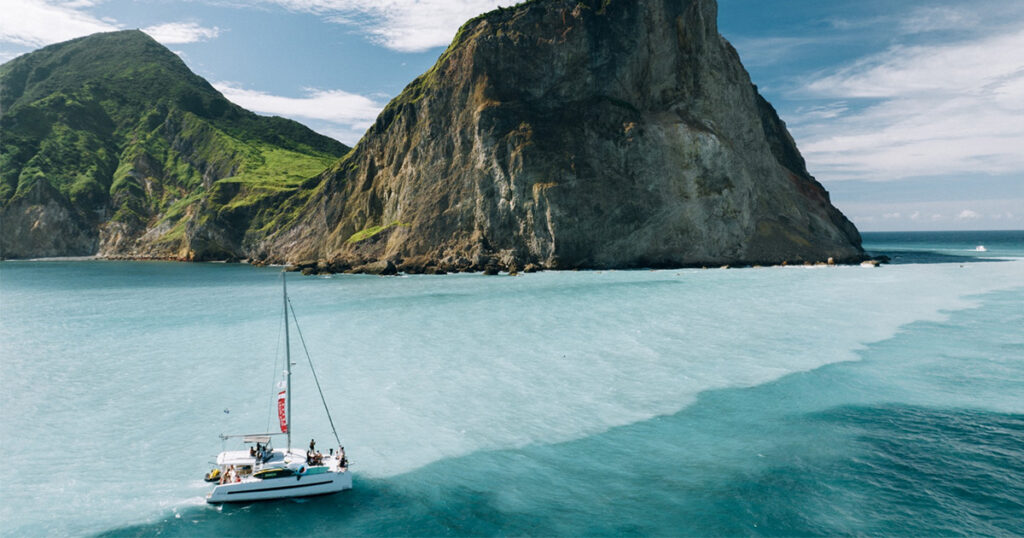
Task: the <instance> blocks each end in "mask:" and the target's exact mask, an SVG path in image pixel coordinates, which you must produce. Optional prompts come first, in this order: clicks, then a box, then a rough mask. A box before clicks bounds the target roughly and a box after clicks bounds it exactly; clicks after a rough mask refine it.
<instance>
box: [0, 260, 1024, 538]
mask: <svg viewBox="0 0 1024 538" xmlns="http://www.w3.org/2000/svg"><path fill="white" fill-rule="evenodd" d="M975 244H976V243H975ZM972 248H973V247H970V248H965V249H964V250H969V249H972ZM985 254H994V253H985ZM1022 287H1024V261H1022V260H1021V259H1018V258H1015V259H1013V260H1012V261H1006V262H998V263H958V262H952V263H937V264H906V265H890V266H885V267H883V268H879V269H871V268H863V267H814V268H806V267H788V268H785V267H779V268H751V269H742V270H664V271H610V272H546V273H538V274H530V275H523V276H519V277H516V278H511V277H485V276H482V275H449V276H444V277H432V276H410V277H398V278H381V277H372V276H351V275H336V276H332V277H300V276H298V275H294V274H293V275H289V292H290V295H291V298H292V302H293V304H294V306H295V309H296V313H297V315H298V318H299V323H300V325H301V328H302V332H303V335H304V337H305V340H306V343H307V344H308V346H309V350H310V353H311V354H312V356H313V359H314V361H315V365H316V367H317V370H318V374H319V375H320V380H321V384H322V385H323V387H324V392H325V396H326V398H327V400H328V403H330V404H331V406H332V411H333V413H334V419H335V422H336V424H337V425H338V427H339V430H340V434H341V435H342V437H343V442H344V444H345V445H346V447H347V451H348V455H349V457H350V459H351V460H352V461H353V463H354V466H353V469H354V470H355V472H356V473H357V475H356V476H357V487H359V484H358V482H359V480H360V479H364V480H389V479H391V477H399V476H402V475H404V474H406V473H410V472H414V471H416V470H417V469H421V468H423V467H424V466H427V465H429V464H431V463H435V462H439V461H443V460H446V459H452V458H459V457H462V456H467V455H471V454H475V453H481V452H486V451H492V450H499V449H517V448H524V447H533V446H542V445H552V444H557V443H563V442H568V441H573V440H579V439H585V438H588V437H590V436H595V435H600V434H602V432H607V431H609V429H612V428H615V427H620V426H626V425H630V424H637V423H642V422H644V421H648V420H650V419H652V418H653V417H658V416H663V415H673V414H675V413H678V412H680V411H681V410H684V409H685V408H687V407H688V406H690V405H691V404H693V403H694V402H695V401H696V399H697V398H698V396H699V395H701V394H703V393H706V392H708V391H711V390H715V389H728V388H738V387H754V386H759V385H763V384H765V383H768V382H771V381H773V380H778V379H780V378H783V377H784V376H787V375H789V374H793V373H796V372H808V371H812V370H815V369H817V368H820V367H822V366H823V365H826V364H831V363H837V362H841V361H855V360H858V358H859V353H860V352H862V351H863V350H864V348H865V346H866V345H867V344H870V343H874V342H880V341H884V340H886V339H889V338H892V337H893V336H894V335H896V334H897V333H898V332H899V331H900V330H901V328H902V327H905V326H907V325H908V324H911V323H914V322H922V321H939V320H943V319H945V318H947V317H948V316H949V313H950V312H952V311H959V310H964V309H970V308H973V307H977V306H979V305H980V304H981V300H980V299H979V297H980V296H982V295H984V294H991V293H993V292H997V291H1000V290H1013V289H1019V288H1022ZM0 290H2V296H0V300H2V302H0V316H2V326H0V342H2V347H0V359H2V362H0V364H2V369H0V376H2V386H3V387H4V388H5V392H6V397H5V400H4V403H3V413H2V423H0V431H2V432H3V434H2V437H0V439H2V444H3V449H4V453H5V456H6V457H7V459H8V466H7V471H6V472H5V477H4V479H3V481H2V485H0V500H2V502H0V519H2V520H3V521H4V522H5V525H4V527H5V528H4V530H3V531H2V532H4V533H10V534H12V535H19V534H26V533H27V534H48V533H51V532H59V533H81V532H96V531H102V530H104V529H111V528H117V527H120V526H124V525H130V524H136V523H144V522H147V521H155V520H161V519H162V518H166V517H168V514H174V513H178V512H181V511H182V510H189V508H188V507H189V506H194V505H199V506H201V505H203V504H204V503H203V500H202V499H203V496H205V494H206V492H207V491H208V487H207V486H206V485H205V484H204V483H203V482H202V481H201V477H202V474H203V473H204V472H205V471H206V470H208V468H209V465H208V462H209V461H210V459H211V458H212V457H213V456H214V455H215V454H216V453H217V452H218V451H219V450H221V448H222V444H221V441H220V440H219V439H218V438H217V435H218V434H219V433H222V432H224V433H251V432H258V431H264V430H265V429H267V428H268V425H270V426H271V427H272V424H273V422H271V419H272V417H271V414H270V412H271V408H270V405H271V394H272V392H273V384H274V382H275V381H276V379H277V377H276V375H277V374H278V373H279V371H280V370H281V369H282V366H281V362H280V359H278V357H279V356H280V347H279V346H280V345H281V343H280V320H281V318H280V304H281V302H280V276H279V273H278V270H276V269H273V268H264V269H257V268H251V267H248V266H238V265H215V264H202V265H200V264H173V263H137V262H136V263H127V262H125V263H122V262H102V261H73V262H67V261H61V262H5V263H3V264H2V265H0ZM292 336H293V344H294V348H293V360H296V361H297V362H299V365H298V367H297V368H296V377H295V378H294V382H295V391H294V399H293V411H294V415H293V419H292V421H293V426H294V428H295V431H296V434H297V436H298V437H297V444H298V445H299V446H305V444H307V443H308V440H309V437H313V436H315V437H316V438H317V439H318V440H319V444H320V446H321V447H326V446H331V443H329V437H330V431H329V428H328V427H327V425H326V419H325V417H324V416H323V413H322V411H321V408H320V404H319V401H318V399H319V397H318V395H317V394H316V390H315V387H314V386H313V385H312V381H311V378H310V377H309V375H308V370H307V369H306V368H305V364H304V360H305V359H304V355H303V354H302V351H301V345H300V343H299V341H298V338H297V337H296V335H295V334H294V333H293V335H292ZM275 360H278V361H279V362H278V363H277V366H276V368H275V362H274V361H275ZM922 399H923V400H922ZM919 400H921V401H918V403H934V404H936V405H946V404H949V405H960V406H968V407H972V406H982V407H985V408H986V409H989V410H991V411H996V412H1002V413H1024V398H1016V397H1014V395H1013V394H1010V395H1009V397H1006V398H1002V399H997V400H993V399H991V398H987V397H986V398H980V397H977V396H972V395H971V394H970V393H969V392H964V393H957V394H943V393H934V394H931V393H927V394H925V396H921V397H920V398H919ZM931 400H934V401H931ZM44 462H45V464H44ZM54 466H55V467H54ZM54 470H56V473H55V472H54Z"/></svg>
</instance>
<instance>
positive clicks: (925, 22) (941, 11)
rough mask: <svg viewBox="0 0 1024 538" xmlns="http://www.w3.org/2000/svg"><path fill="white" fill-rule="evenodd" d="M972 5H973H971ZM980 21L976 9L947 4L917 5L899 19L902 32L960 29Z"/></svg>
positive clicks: (915, 32)
mask: <svg viewBox="0 0 1024 538" xmlns="http://www.w3.org/2000/svg"><path fill="white" fill-rule="evenodd" d="M972 7H974V6H972ZM980 22H981V18H980V17H979V16H978V13H977V11H976V10H973V9H962V8H959V7H956V8H954V7H948V6H938V7H933V6H927V7H919V8H917V9H915V10H914V11H912V12H911V13H910V14H909V15H908V16H906V18H903V19H902V20H900V27H901V29H902V30H903V31H904V32H907V33H910V34H919V33H923V32H934V31H938V30H960V29H963V28H971V27H975V26H977V25H978V24H979V23H980Z"/></svg>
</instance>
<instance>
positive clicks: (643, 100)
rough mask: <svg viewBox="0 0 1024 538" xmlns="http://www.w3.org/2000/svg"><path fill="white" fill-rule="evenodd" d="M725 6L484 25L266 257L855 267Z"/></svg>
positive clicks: (370, 139)
mask: <svg viewBox="0 0 1024 538" xmlns="http://www.w3.org/2000/svg"><path fill="white" fill-rule="evenodd" d="M716 17H717V5H716V3H715V2H714V0H583V1H580V0H536V1H531V2H526V3H525V4H522V5H520V6H517V7H515V8H509V9H503V10H498V11H494V12H491V13H489V14H486V15H484V16H481V17H478V18H476V19H474V20H472V21H470V22H468V23H467V24H466V25H464V26H463V28H462V29H461V30H460V32H459V34H458V36H457V37H456V38H455V40H454V42H453V43H452V45H451V46H450V47H449V48H448V50H447V51H446V52H445V53H444V54H443V55H442V56H441V58H440V59H439V61H438V62H437V64H436V65H435V66H434V67H433V68H432V69H431V70H430V71H429V72H427V73H426V74H424V75H422V76H421V77H419V78H417V79H416V80H415V81H413V83H412V84H410V85H409V86H408V87H407V88H406V89H405V91H404V92H403V93H402V94H401V95H400V96H398V97H397V98H396V99H394V100H393V101H392V102H391V103H390V104H389V105H388V106H387V108H386V109H385V110H384V112H383V113H382V114H381V115H380V117H379V118H378V119H377V121H376V124H375V125H374V126H373V127H372V128H371V129H370V131H369V132H368V133H367V134H366V136H365V137H364V138H363V139H362V140H361V141H360V143H359V144H358V145H357V147H356V148H355V150H354V151H353V152H352V153H350V154H349V155H348V156H346V158H345V159H343V160H342V161H340V162H339V163H337V164H336V165H335V166H333V167H332V168H331V169H330V170H328V171H327V172H326V173H324V174H323V175H322V176H321V184H320V185H319V186H318V187H317V189H316V190H315V192H314V193H313V194H312V195H311V196H310V198H309V200H308V202H307V203H306V205H305V206H304V209H303V211H302V212H301V216H300V217H299V219H298V220H297V221H296V222H295V223H294V224H293V225H292V226H290V228H288V229H286V230H285V231H283V232H282V233H279V234H277V235H275V236H273V237H271V238H270V239H268V240H267V241H264V242H262V243H261V244H260V246H259V248H258V249H257V251H256V255H257V256H259V257H262V258H264V259H270V260H281V261H283V260H290V261H295V260H300V259H319V260H325V261H326V262H328V263H329V264H334V265H340V266H348V267H359V266H365V265H366V264H368V263H373V262H379V261H392V262H395V263H396V264H397V265H398V267H399V268H400V269H403V270H408V271H415V272H432V271H458V270H484V269H486V268H488V267H500V268H502V269H510V268H512V269H515V268H531V269H534V268H536V267H544V268H552V269H566V268H609V267H620V268H624V267H641V266H646V267H662V266H687V265H714V266H718V265H723V264H732V265H737V264H745V263H780V262H783V261H789V262H791V263H792V262H801V263H802V262H804V261H824V260H826V259H828V258H833V259H834V260H839V261H854V260H858V259H859V258H860V257H861V256H862V255H863V252H862V250H861V248H860V236H859V234H858V233H857V230H856V229H855V227H854V226H853V225H852V224H851V223H850V222H849V221H848V220H847V219H846V218H845V217H844V216H843V215H842V214H841V213H840V212H839V211H838V210H837V209H836V208H835V207H833V206H832V205H831V203H830V201H829V196H828V193H827V192H826V191H825V189H824V188H823V187H822V186H821V185H820V184H819V183H818V182H817V181H815V180H814V178H812V177H811V176H810V175H809V174H808V172H807V169H806V167H805V164H804V160H803V158H802V157H801V156H800V153H799V151H798V150H797V148H796V145H795V143H794V142H793V139H792V138H791V136H790V135H789V133H788V131H787V130H786V127H785V124H784V123H783V122H782V121H781V120H780V119H779V117H778V115H777V114H776V113H775V111H774V109H773V108H772V107H771V105H770V104H768V102H767V101H765V100H764V99H763V98H762V97H761V96H760V95H759V94H758V92H757V89H756V87H755V86H754V85H752V84H751V81H750V78H749V76H748V74H747V72H746V71H745V70H744V68H743V66H742V65H741V63H740V59H739V57H738V55H737V53H736V51H735V50H734V49H733V47H732V46H731V45H730V44H729V43H728V42H727V41H726V40H725V39H724V38H723V37H722V36H721V35H719V33H718V29H717V24H716Z"/></svg>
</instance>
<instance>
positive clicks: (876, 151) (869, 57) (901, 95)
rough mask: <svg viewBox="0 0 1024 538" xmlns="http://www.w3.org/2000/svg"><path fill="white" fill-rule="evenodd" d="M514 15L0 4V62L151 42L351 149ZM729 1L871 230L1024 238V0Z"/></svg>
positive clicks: (766, 70)
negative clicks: (135, 37) (461, 44)
mask: <svg viewBox="0 0 1024 538" xmlns="http://www.w3.org/2000/svg"><path fill="white" fill-rule="evenodd" d="M680 1H683V0H680ZM514 3H516V2H515V1H508V0H504V1H503V0H370V1H367V0H248V1H242V0H64V1H60V0H0V62H6V61H8V60H10V59H12V58H14V57H16V56H18V55H20V54H23V53H25V52H30V51H32V50H34V49H36V48H39V47H42V46H44V45H48V44H51V43H57V42H60V41H65V40H67V39H71V38H74V37H78V36H82V35H88V34H91V33H95V32H103V31H113V30H120V29H131V28H140V29H142V30H144V31H145V32H147V33H149V34H150V35H151V36H153V37H154V38H155V39H156V40H157V41H160V42H161V43H163V44H165V45H166V46H167V47H168V48H170V49H171V50H173V51H174V52H176V53H178V54H179V55H180V56H181V57H182V58H183V59H184V61H185V62H186V63H187V64H188V65H189V67H191V68H192V70H193V71H195V72H196V73H198V74H199V75H201V76H203V77H204V78H206V79H207V80H209V81H210V82H211V83H212V84H213V85H214V86H215V87H216V88H217V89H219V90H220V91H221V92H222V93H224V95H225V96H226V97H227V98H228V99H231V100H232V101H234V102H235V103H237V104H239V105H241V106H243V107H245V108H248V109H250V110H253V111H255V112H258V113H261V114H269V115H280V116H285V117H289V118H292V119H295V120H297V121H299V122H302V123H304V124H306V125H308V126H309V127H311V128H312V129H314V130H316V131H318V132H320V133H323V134H326V135H328V136H331V137H333V138H336V139H338V140H340V141H342V142H344V143H346V144H349V145H353V144H355V143H356V142H357V141H358V140H359V138H360V137H361V136H362V134H363V132H364V131H365V130H366V129H367V128H368V127H369V126H370V125H371V124H372V123H373V121H374V119H375V118H376V116H377V114H378V113H379V112H380V110H381V109H383V107H384V105H385V104H387V102H388V100H390V99H391V98H392V97H394V96H396V95H398V93H399V92H401V90H402V88H404V87H405V85H406V84H408V83H409V82H411V81H412V80H413V79H414V78H415V77H416V76H417V75H419V74H420V73H422V72H424V71H426V70H427V69H429V68H430V66H431V65H433V63H434V62H435V61H436V60H437V58H438V56H439V55H440V53H441V52H442V51H443V50H444V47H445V46H447V44H448V43H449V42H450V40H451V38H452V37H453V36H454V35H455V32H456V30H457V29H458V27H459V26H460V25H461V24H462V23H463V22H464V21H466V20H467V19H469V18H472V17H474V16H476V15H478V14H480V13H483V12H485V11H489V10H490V9H493V8H495V7H497V6H508V5H512V4H514ZM718 3H719V30H720V31H721V33H722V35H724V36H725V37H726V38H727V39H728V40H729V41H730V42H732V43H733V45H734V46H735V47H736V49H737V50H738V51H739V53H740V57H741V58H742V60H743V63H744V65H745V66H746V68H747V70H748V71H749V72H750V75H751V78H752V80H753V82H754V83H755V84H757V85H758V87H759V89H760V91H761V93H762V94H763V95H764V96H765V97H766V98H767V99H768V100H769V101H770V102H771V103H772V104H773V105H774V106H775V108H776V109H777V110H778V112H779V115H780V116H781V117H782V119H783V120H784V121H785V122H786V123H787V125H788V126H789V129H790V131H791V132H792V134H793V136H794V138H795V139H796V141H797V145H798V147H799V148H800V150H801V152H802V153H803V155H804V157H805V158H806V160H807V165H808V169H809V170H810V172H811V174H813V175H814V176H815V177H816V178H817V179H818V180H819V181H821V182H822V183H823V184H824V185H825V187H826V188H827V189H828V190H829V192H830V193H831V195H832V201H833V203H835V205H836V206H837V207H839V209H841V210H842V211H843V212H844V213H845V214H846V215H847V216H848V217H849V218H850V219H851V220H852V221H853V222H854V223H855V224H856V225H857V227H858V228H859V229H860V230H861V231H879V230H894V231H897V230H986V229H1024V2H1022V1H1021V0H974V1H972V2H963V1H960V0H958V1H947V0H900V1H899V2H893V1H891V0H857V1H854V0H843V1H825V2H822V1H820V0H770V1H765V0H719V2H718Z"/></svg>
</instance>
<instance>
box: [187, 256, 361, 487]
mask: <svg viewBox="0 0 1024 538" xmlns="http://www.w3.org/2000/svg"><path fill="white" fill-rule="evenodd" d="M281 283H282V286H283V289H284V342H285V345H284V347H285V364H286V365H287V368H286V370H285V372H284V377H285V379H284V381H283V382H282V384H281V386H280V388H281V389H282V390H281V391H280V392H279V393H278V394H277V415H278V421H279V422H280V426H281V432H280V433H278V432H272V433H259V434H248V435H223V434H222V435H221V436H220V437H221V439H222V440H224V441H225V442H226V441H227V440H229V439H238V438H241V439H242V442H243V443H244V444H246V445H249V447H248V450H226V451H223V452H221V453H220V454H219V455H218V456H217V467H215V468H214V469H213V470H212V471H210V472H209V473H208V474H207V475H206V481H207V482H214V483H216V485H215V486H214V487H213V491H211V492H210V494H209V495H207V496H206V502H208V503H213V504H219V503H228V502H252V501H266V500H271V499H287V498H292V497H309V496H312V495H325V494H328V493H337V492H339V491H343V490H346V489H352V474H351V473H350V472H349V464H348V459H347V458H346V457H345V447H343V446H342V445H341V439H340V438H339V437H338V432H337V430H336V429H335V427H334V420H333V419H332V418H331V412H330V410H329V409H328V408H327V402H326V401H324V399H323V391H321V392H320V399H321V401H324V409H325V410H326V411H327V420H328V421H329V422H330V424H331V431H332V432H333V433H334V439H335V440H336V441H337V442H338V450H337V452H335V450H334V449H333V448H332V449H330V450H329V451H328V453H327V454H322V453H320V452H317V451H316V447H315V444H314V443H313V442H312V441H311V442H310V445H309V450H305V451H303V450H302V449H298V448H293V447H292V430H293V425H294V423H293V421H292V412H291V411H292V403H291V402H292V399H291V396H292V366H294V365H293V364H292V361H291V351H290V349H289V347H290V346H289V334H288V310H289V308H290V303H289V301H288V286H287V284H286V283H285V279H284V273H282V275H281ZM293 317H294V316H293ZM301 335H302V331H301V330H300V331H299V336H301ZM303 347H305V344H303ZM307 359H308V354H307ZM309 367H310V372H311V373H312V374H313V380H314V381H316V386H317V389H318V390H319V389H320V382H319V380H317V378H316V371H315V370H314V369H313V362H312V360H310V361H309ZM278 436H285V437H286V445H285V448H283V449H275V448H273V447H272V446H271V442H272V439H273V438H274V437H278Z"/></svg>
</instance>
